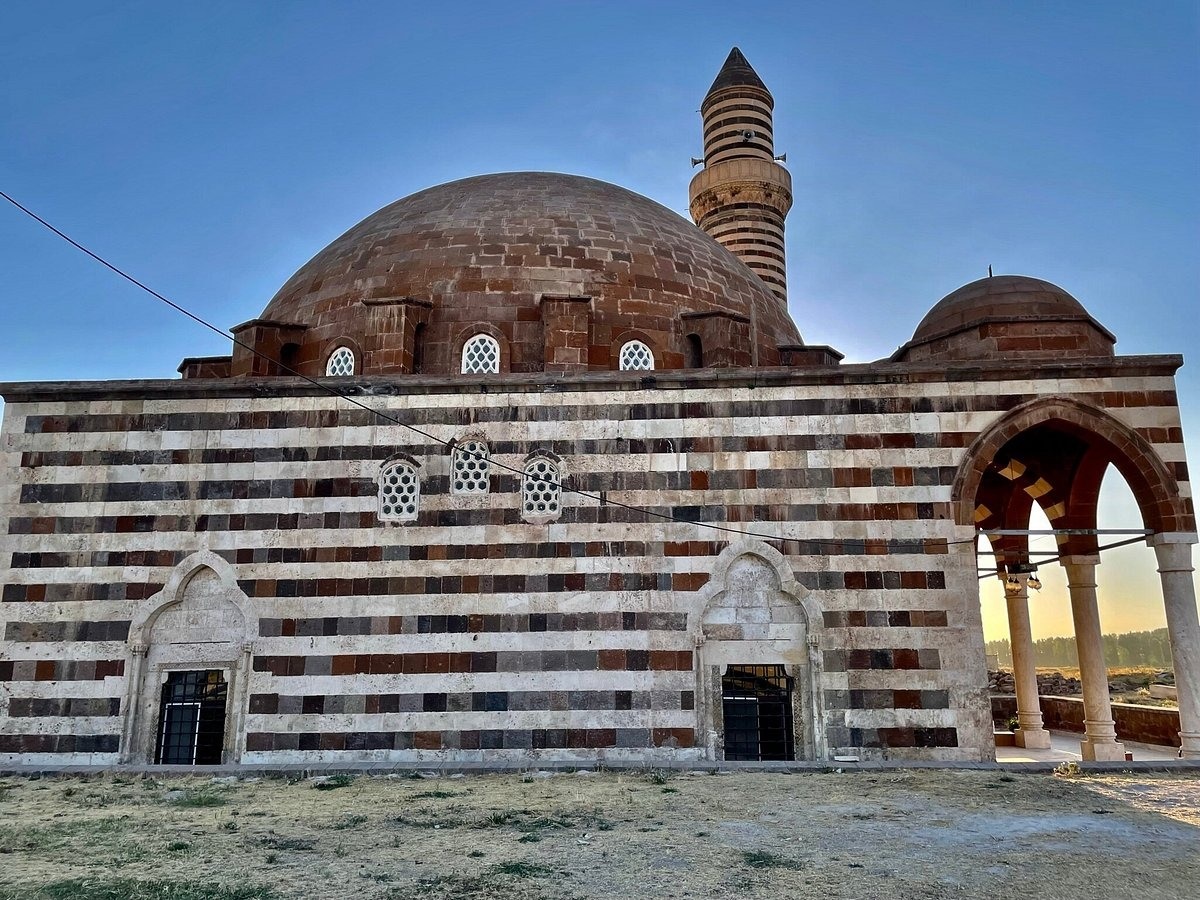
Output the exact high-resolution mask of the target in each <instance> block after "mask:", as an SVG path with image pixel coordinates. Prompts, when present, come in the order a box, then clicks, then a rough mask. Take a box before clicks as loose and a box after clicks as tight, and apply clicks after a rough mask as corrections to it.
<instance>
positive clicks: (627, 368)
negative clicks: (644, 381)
mask: <svg viewBox="0 0 1200 900" xmlns="http://www.w3.org/2000/svg"><path fill="white" fill-rule="evenodd" d="M618 365H619V367H620V369H621V371H622V372H637V371H650V370H652V369H653V368H654V354H653V353H652V352H651V351H650V348H649V347H647V346H646V345H645V344H643V343H642V342H641V341H627V342H626V343H625V346H623V347H622V348H621V356H620V359H619V363H618Z"/></svg>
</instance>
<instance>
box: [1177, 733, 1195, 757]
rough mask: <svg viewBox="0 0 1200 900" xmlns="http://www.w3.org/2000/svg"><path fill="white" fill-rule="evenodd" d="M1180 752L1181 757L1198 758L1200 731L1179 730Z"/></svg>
mask: <svg viewBox="0 0 1200 900" xmlns="http://www.w3.org/2000/svg"><path fill="white" fill-rule="evenodd" d="M1179 743H1180V745H1181V746H1180V748H1179V749H1180V753H1179V755H1180V756H1181V757H1182V758H1183V759H1200V733H1197V732H1191V731H1181V732H1179Z"/></svg>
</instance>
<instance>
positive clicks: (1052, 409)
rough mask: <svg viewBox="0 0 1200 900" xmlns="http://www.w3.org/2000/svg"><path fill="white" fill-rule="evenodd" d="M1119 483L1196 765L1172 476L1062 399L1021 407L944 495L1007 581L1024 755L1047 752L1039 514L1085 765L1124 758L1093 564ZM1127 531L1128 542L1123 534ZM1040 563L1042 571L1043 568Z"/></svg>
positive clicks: (1197, 717) (1186, 580)
mask: <svg viewBox="0 0 1200 900" xmlns="http://www.w3.org/2000/svg"><path fill="white" fill-rule="evenodd" d="M1110 469H1112V470H1115V471H1116V472H1119V473H1120V475H1121V476H1123V477H1124V478H1125V480H1126V481H1127V483H1128V484H1129V487H1130V489H1131V490H1132V492H1133V495H1134V497H1135V499H1136V501H1137V507H1138V510H1139V512H1140V515H1141V518H1142V522H1143V528H1142V529H1141V530H1140V533H1139V532H1137V531H1136V530H1135V531H1134V533H1135V534H1138V539H1141V538H1144V539H1145V540H1146V541H1147V542H1148V543H1149V544H1150V545H1151V546H1153V547H1154V549H1155V552H1156V554H1157V557H1158V562H1159V572H1160V573H1161V580H1162V590H1163V599H1164V607H1165V612H1166V619H1167V628H1168V631H1169V633H1170V639H1171V646H1172V657H1173V660H1174V669H1175V675H1176V682H1177V686H1178V689H1179V711H1180V740H1181V742H1182V745H1183V752H1184V755H1185V756H1200V620H1198V617H1197V611H1196V603H1195V589H1194V585H1193V583H1192V580H1191V571H1192V566H1191V545H1192V544H1193V543H1195V540H1196V535H1195V518H1194V514H1193V510H1192V506H1191V502H1190V500H1189V499H1188V498H1186V497H1184V496H1181V492H1180V490H1179V485H1178V482H1177V480H1176V478H1175V474H1174V472H1173V471H1172V469H1171V468H1170V467H1169V466H1168V465H1167V464H1166V463H1165V462H1164V461H1163V460H1162V458H1161V457H1160V456H1159V455H1158V454H1157V453H1156V452H1155V450H1154V448H1153V447H1152V446H1151V445H1150V444H1149V443H1148V442H1147V441H1146V439H1145V438H1143V437H1142V436H1141V435H1140V434H1138V433H1137V432H1136V431H1134V430H1133V429H1131V428H1129V427H1128V426H1126V425H1124V424H1123V423H1121V422H1119V421H1118V420H1117V419H1115V418H1114V417H1112V416H1110V415H1109V414H1107V413H1106V412H1104V411H1102V410H1100V409H1097V408H1095V407H1092V406H1089V405H1087V404H1084V403H1081V402H1079V401H1077V400H1074V399H1070V398H1046V399H1041V400H1035V401H1032V402H1030V403H1027V404H1024V405H1023V406H1020V407H1018V408H1016V409H1015V410H1013V411H1011V412H1010V413H1009V414H1008V415H1007V416H1005V417H1004V418H1002V419H1001V420H1000V421H999V422H997V423H996V424H994V425H993V426H992V427H991V428H989V429H988V430H987V431H985V432H984V433H983V434H981V435H980V436H979V437H978V438H977V439H976V440H975V441H974V442H973V443H972V445H971V447H970V448H969V449H968V452H967V455H966V457H965V459H964V460H963V462H962V464H961V466H960V468H959V471H958V474H957V477H956V479H955V482H954V486H953V500H954V509H955V516H956V518H957V520H958V522H959V524H961V525H968V524H969V525H973V526H974V527H975V529H976V530H977V532H978V533H979V534H980V535H981V536H986V537H988V539H989V540H990V543H991V546H992V549H993V551H994V554H995V555H994V567H995V572H996V574H997V575H999V576H1000V577H1002V578H1004V579H1005V581H1006V592H1007V597H1006V603H1007V607H1008V617H1009V631H1010V642H1011V646H1012V651H1013V667H1014V676H1015V680H1016V688H1017V706H1018V719H1019V720H1020V722H1021V728H1020V731H1021V732H1024V735H1023V737H1024V742H1025V745H1026V746H1030V747H1039V746H1049V737H1048V735H1047V734H1046V733H1045V730H1044V729H1043V728H1042V719H1041V712H1040V707H1039V699H1038V692H1037V676H1036V670H1035V668H1034V660H1033V643H1032V635H1031V632H1030V624H1029V610H1028V587H1027V586H1028V578H1029V575H1030V573H1032V572H1034V571H1035V570H1036V566H1037V565H1038V563H1039V562H1040V561H1039V560H1038V559H1036V558H1035V557H1034V556H1032V555H1031V551H1030V545H1029V522H1030V514H1031V510H1032V508H1033V504H1035V503H1036V504H1037V505H1038V506H1039V507H1040V508H1041V510H1042V512H1043V513H1044V514H1045V517H1046V519H1047V520H1048V521H1049V523H1050V525H1051V529H1052V531H1053V534H1054V536H1055V538H1056V539H1057V545H1058V546H1057V550H1056V552H1055V555H1054V557H1053V561H1054V562H1058V563H1061V565H1062V566H1063V568H1064V569H1065V571H1066V573H1067V580H1068V590H1069V594H1070V602H1071V617H1072V622H1073V626H1074V634H1075V642H1076V646H1077V649H1078V656H1079V667H1080V679H1081V681H1082V682H1083V693H1084V697H1083V700H1084V726H1085V735H1084V739H1083V741H1082V742H1081V755H1082V756H1083V758H1084V759H1100V760H1102V759H1110V760H1121V759H1124V748H1123V747H1122V746H1121V744H1120V743H1119V742H1117V740H1116V730H1115V725H1114V722H1113V717H1112V708H1111V705H1110V703H1109V697H1108V677H1107V667H1106V664H1105V660H1104V653H1103V642H1102V634H1101V625H1100V617H1099V609H1098V605H1097V593H1096V573H1097V566H1098V564H1099V562H1100V553H1101V551H1102V550H1104V549H1106V547H1107V544H1106V543H1105V536H1103V535H1101V534H1100V533H1099V529H1098V522H1097V507H1098V501H1099V494H1100V486H1101V482H1102V480H1103V479H1104V477H1105V472H1107V471H1109V470H1110ZM1128 533H1129V532H1126V535H1128ZM1042 564H1045V563H1044V562H1043V563H1042Z"/></svg>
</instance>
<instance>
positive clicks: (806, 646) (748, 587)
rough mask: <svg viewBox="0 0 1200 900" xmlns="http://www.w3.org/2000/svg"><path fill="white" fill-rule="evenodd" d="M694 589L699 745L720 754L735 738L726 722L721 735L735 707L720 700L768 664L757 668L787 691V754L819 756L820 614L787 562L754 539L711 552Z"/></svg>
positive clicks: (822, 753) (822, 736) (821, 744)
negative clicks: (710, 565) (706, 575)
mask: <svg viewBox="0 0 1200 900" xmlns="http://www.w3.org/2000/svg"><path fill="white" fill-rule="evenodd" d="M697 593H698V601H697V604H696V607H695V608H694V610H693V611H692V620H691V622H690V626H691V629H692V634H693V637H694V639H695V641H696V679H697V684H696V711H697V713H696V714H697V719H698V721H697V726H698V732H699V734H698V739H699V740H698V742H699V743H702V744H703V746H704V749H705V756H706V757H707V758H709V759H715V760H723V759H725V758H726V741H727V737H728V738H729V739H730V741H731V742H732V741H733V740H734V738H733V733H732V732H733V730H734V725H733V723H729V728H728V730H729V734H727V723H726V710H727V709H730V710H732V709H734V708H735V706H734V705H731V704H730V703H727V702H726V701H727V695H728V694H729V693H730V685H731V684H732V683H733V682H734V681H735V680H737V678H738V676H739V675H740V674H741V673H749V672H750V671H751V669H752V667H768V668H766V669H763V670H758V671H767V672H778V673H779V674H780V675H781V676H782V675H786V678H787V685H788V687H789V688H790V696H789V698H788V700H789V701H790V704H789V705H790V716H788V721H789V723H790V726H789V727H790V732H791V733H790V734H789V735H787V738H788V741H787V744H788V747H789V750H790V754H791V758H793V759H822V758H824V757H825V755H826V746H825V733H824V728H823V727H821V723H822V722H823V714H822V710H821V691H820V667H821V657H820V652H819V646H818V644H819V642H818V636H817V630H818V629H819V628H820V626H821V615H820V611H819V609H818V608H817V605H816V603H815V602H814V601H813V600H812V598H811V597H810V596H809V592H808V590H807V589H806V588H804V587H803V586H802V585H800V584H799V583H797V581H796V579H795V577H794V576H793V574H792V571H791V568H790V567H789V565H788V563H787V560H786V559H784V557H783V555H782V554H781V553H779V551H777V550H775V549H774V548H773V547H770V546H769V545H767V544H764V543H761V542H757V541H741V542H737V543H734V544H732V545H730V546H729V547H727V548H725V550H724V551H723V552H722V553H721V555H720V556H718V557H717V561H716V565H715V566H714V570H713V573H712V578H711V579H710V580H709V582H708V584H707V585H706V586H705V587H704V588H703V589H702V590H700V591H699V592H697ZM775 667H778V668H775ZM729 758H734V757H733V756H732V755H731V756H730V757H729ZM737 758H744V757H737Z"/></svg>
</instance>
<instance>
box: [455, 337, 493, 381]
mask: <svg viewBox="0 0 1200 900" xmlns="http://www.w3.org/2000/svg"><path fill="white" fill-rule="evenodd" d="M462 371H463V374H464V375H488V374H493V373H495V372H499V371H500V345H499V344H498V343H497V342H496V339H495V338H494V337H492V336H491V335H490V334H477V335H475V336H474V337H472V338H471V339H470V340H468V341H467V342H466V343H465V344H463V351H462Z"/></svg>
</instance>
